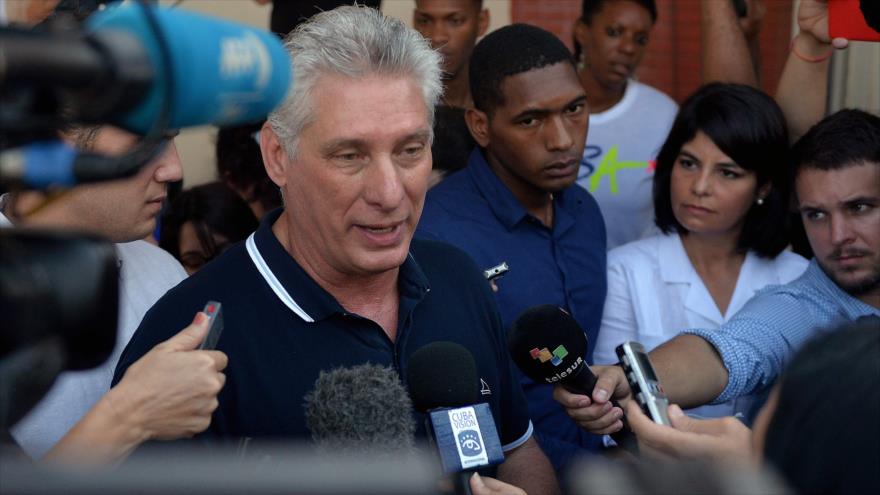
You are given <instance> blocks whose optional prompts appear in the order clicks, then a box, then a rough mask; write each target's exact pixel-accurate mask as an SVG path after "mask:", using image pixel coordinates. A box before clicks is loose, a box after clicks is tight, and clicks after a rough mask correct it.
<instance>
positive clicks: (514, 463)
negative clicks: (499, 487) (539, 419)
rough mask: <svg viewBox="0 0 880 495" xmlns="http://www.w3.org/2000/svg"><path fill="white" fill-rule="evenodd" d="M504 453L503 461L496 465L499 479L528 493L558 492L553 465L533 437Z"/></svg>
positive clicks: (536, 494)
mask: <svg viewBox="0 0 880 495" xmlns="http://www.w3.org/2000/svg"><path fill="white" fill-rule="evenodd" d="M504 455H505V459H504V463H502V464H501V465H500V466H498V479H499V480H501V481H503V482H505V483H509V484H511V485H513V486H517V487H519V488H522V489H523V490H525V492H526V493H529V494H530V495H541V494H555V493H559V483H557V481H556V475H555V474H554V473H553V467H552V466H551V465H550V461H548V460H547V456H545V455H544V452H543V451H541V447H539V446H538V442H536V441H535V439H534V438H529V439H528V440H526V441H525V442H524V443H523V444H522V445H520V446H519V447H517V448H515V449H513V450H510V451H508V452H505V454H504Z"/></svg>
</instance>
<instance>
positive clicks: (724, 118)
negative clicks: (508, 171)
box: [654, 83, 791, 258]
mask: <svg viewBox="0 0 880 495" xmlns="http://www.w3.org/2000/svg"><path fill="white" fill-rule="evenodd" d="M697 131H702V132H703V133H704V134H705V135H706V136H708V137H709V138H710V139H711V140H712V142H713V143H715V146H717V147H718V149H720V150H721V151H723V152H724V154H726V155H727V156H729V157H730V158H731V159H732V160H734V161H735V162H736V164H737V165H739V166H740V167H742V168H744V169H746V170H751V171H753V172H754V173H755V176H756V178H757V183H758V187H760V186H763V185H764V184H767V183H770V184H771V188H770V193H769V194H768V195H767V197H765V198H764V204H763V205H752V207H751V209H750V210H749V211H748V213H747V214H746V218H745V223H744V225H743V230H742V233H741V234H740V238H739V241H738V242H737V250H738V251H740V252H746V251H748V250H750V249H751V250H754V251H755V253H757V254H758V255H759V256H763V257H766V258H773V257H775V256H776V255H778V254H779V253H780V252H782V250H783V249H785V247H786V246H787V245H788V244H789V232H790V215H789V209H788V207H789V195H790V190H791V186H790V181H789V174H788V128H787V127H786V125H785V117H784V116H783V114H782V110H780V109H779V106H778V105H777V104H776V102H775V101H773V98H771V97H769V96H768V95H767V94H765V93H763V92H761V91H759V90H757V89H755V88H752V87H750V86H745V85H742V84H723V83H712V84H708V85H706V86H703V87H702V88H700V89H698V90H697V91H696V92H695V93H694V94H692V95H691V96H689V97H688V98H687V100H685V101H684V103H683V104H682V106H681V109H680V110H679V112H678V115H677V116H676V117H675V122H674V123H673V124H672V129H671V130H670V131H669V136H668V137H667V138H666V142H664V143H663V147H662V148H661V149H660V153H659V154H658V155H657V168H656V171H655V172H654V214H655V222H656V224H657V227H659V228H660V230H661V231H663V232H664V233H670V232H673V231H675V232H678V233H679V234H681V235H686V234H687V229H685V228H684V227H683V226H682V225H681V224H680V223H679V222H678V220H676V218H675V215H674V214H673V212H672V197H671V191H670V186H671V183H672V169H673V167H674V166H675V162H676V160H677V158H678V155H679V153H680V152H681V148H682V146H684V145H685V144H686V143H687V142H689V141H691V140H692V139H694V137H695V136H696V134H697Z"/></svg>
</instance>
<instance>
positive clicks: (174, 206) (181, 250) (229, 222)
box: [159, 182, 259, 275]
mask: <svg viewBox="0 0 880 495" xmlns="http://www.w3.org/2000/svg"><path fill="white" fill-rule="evenodd" d="M161 224H162V225H161V236H160V238H159V247H161V248H162V249H164V250H166V251H168V252H169V253H171V255H172V256H174V257H175V258H177V261H180V263H181V264H182V265H183V267H184V269H186V272H187V273H188V274H189V275H192V274H193V273H195V272H196V271H198V270H199V269H200V268H202V266H204V265H205V263H207V262H209V261H211V260H212V259H214V258H216V257H217V256H218V255H220V253H222V252H223V251H226V249H227V248H229V247H230V246H231V245H233V244H235V243H237V242H239V241H243V240H244V239H245V238H246V237H247V236H248V235H250V233H251V232H253V231H254V230H256V229H257V225H259V222H258V221H257V218H256V217H255V216H254V214H253V212H252V211H251V209H250V208H248V205H247V204H246V203H245V202H244V201H242V200H241V198H239V197H238V195H237V194H235V192H233V191H232V190H231V189H229V188H228V187H226V185H225V184H223V183H221V182H212V183H210V184H204V185H201V186H196V187H193V188H191V189H187V190H185V191H183V192H182V193H180V194H179V195H178V196H177V197H176V198H175V199H174V201H173V202H172V203H171V205H170V206H169V207H168V209H167V211H166V212H165V213H164V214H163V215H162V222H161Z"/></svg>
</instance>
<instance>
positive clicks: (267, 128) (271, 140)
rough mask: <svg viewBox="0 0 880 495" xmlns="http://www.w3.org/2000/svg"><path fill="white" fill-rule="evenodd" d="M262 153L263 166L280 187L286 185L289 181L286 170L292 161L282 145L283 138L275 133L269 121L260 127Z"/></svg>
mask: <svg viewBox="0 0 880 495" xmlns="http://www.w3.org/2000/svg"><path fill="white" fill-rule="evenodd" d="M260 153H261V154H262V155H263V166H264V167H266V174H268V175H269V178H270V179H272V182H274V183H275V185H276V186H278V187H284V185H285V184H286V183H287V174H286V173H285V170H286V168H287V165H288V164H289V163H290V158H289V157H288V156H287V151H286V150H285V149H284V146H282V145H281V139H279V138H278V135H277V134H275V131H274V130H273V129H272V126H271V125H269V122H266V123H265V124H263V128H262V129H260Z"/></svg>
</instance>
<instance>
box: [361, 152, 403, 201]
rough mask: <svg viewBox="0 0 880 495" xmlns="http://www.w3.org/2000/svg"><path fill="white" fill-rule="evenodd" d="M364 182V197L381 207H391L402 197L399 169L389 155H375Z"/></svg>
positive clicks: (401, 181)
mask: <svg viewBox="0 0 880 495" xmlns="http://www.w3.org/2000/svg"><path fill="white" fill-rule="evenodd" d="M364 180H365V184H364V199H365V200H366V201H367V203H369V204H371V205H374V206H377V207H379V208H381V209H393V208H396V207H397V206H399V205H400V203H401V201H402V200H403V197H404V194H405V193H404V187H403V180H402V178H401V174H400V169H399V168H398V167H397V165H395V164H394V161H393V160H392V159H391V157H390V156H379V157H376V158H375V159H374V160H373V162H372V163H370V164H369V170H368V171H367V173H366V177H365V179H364Z"/></svg>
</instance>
